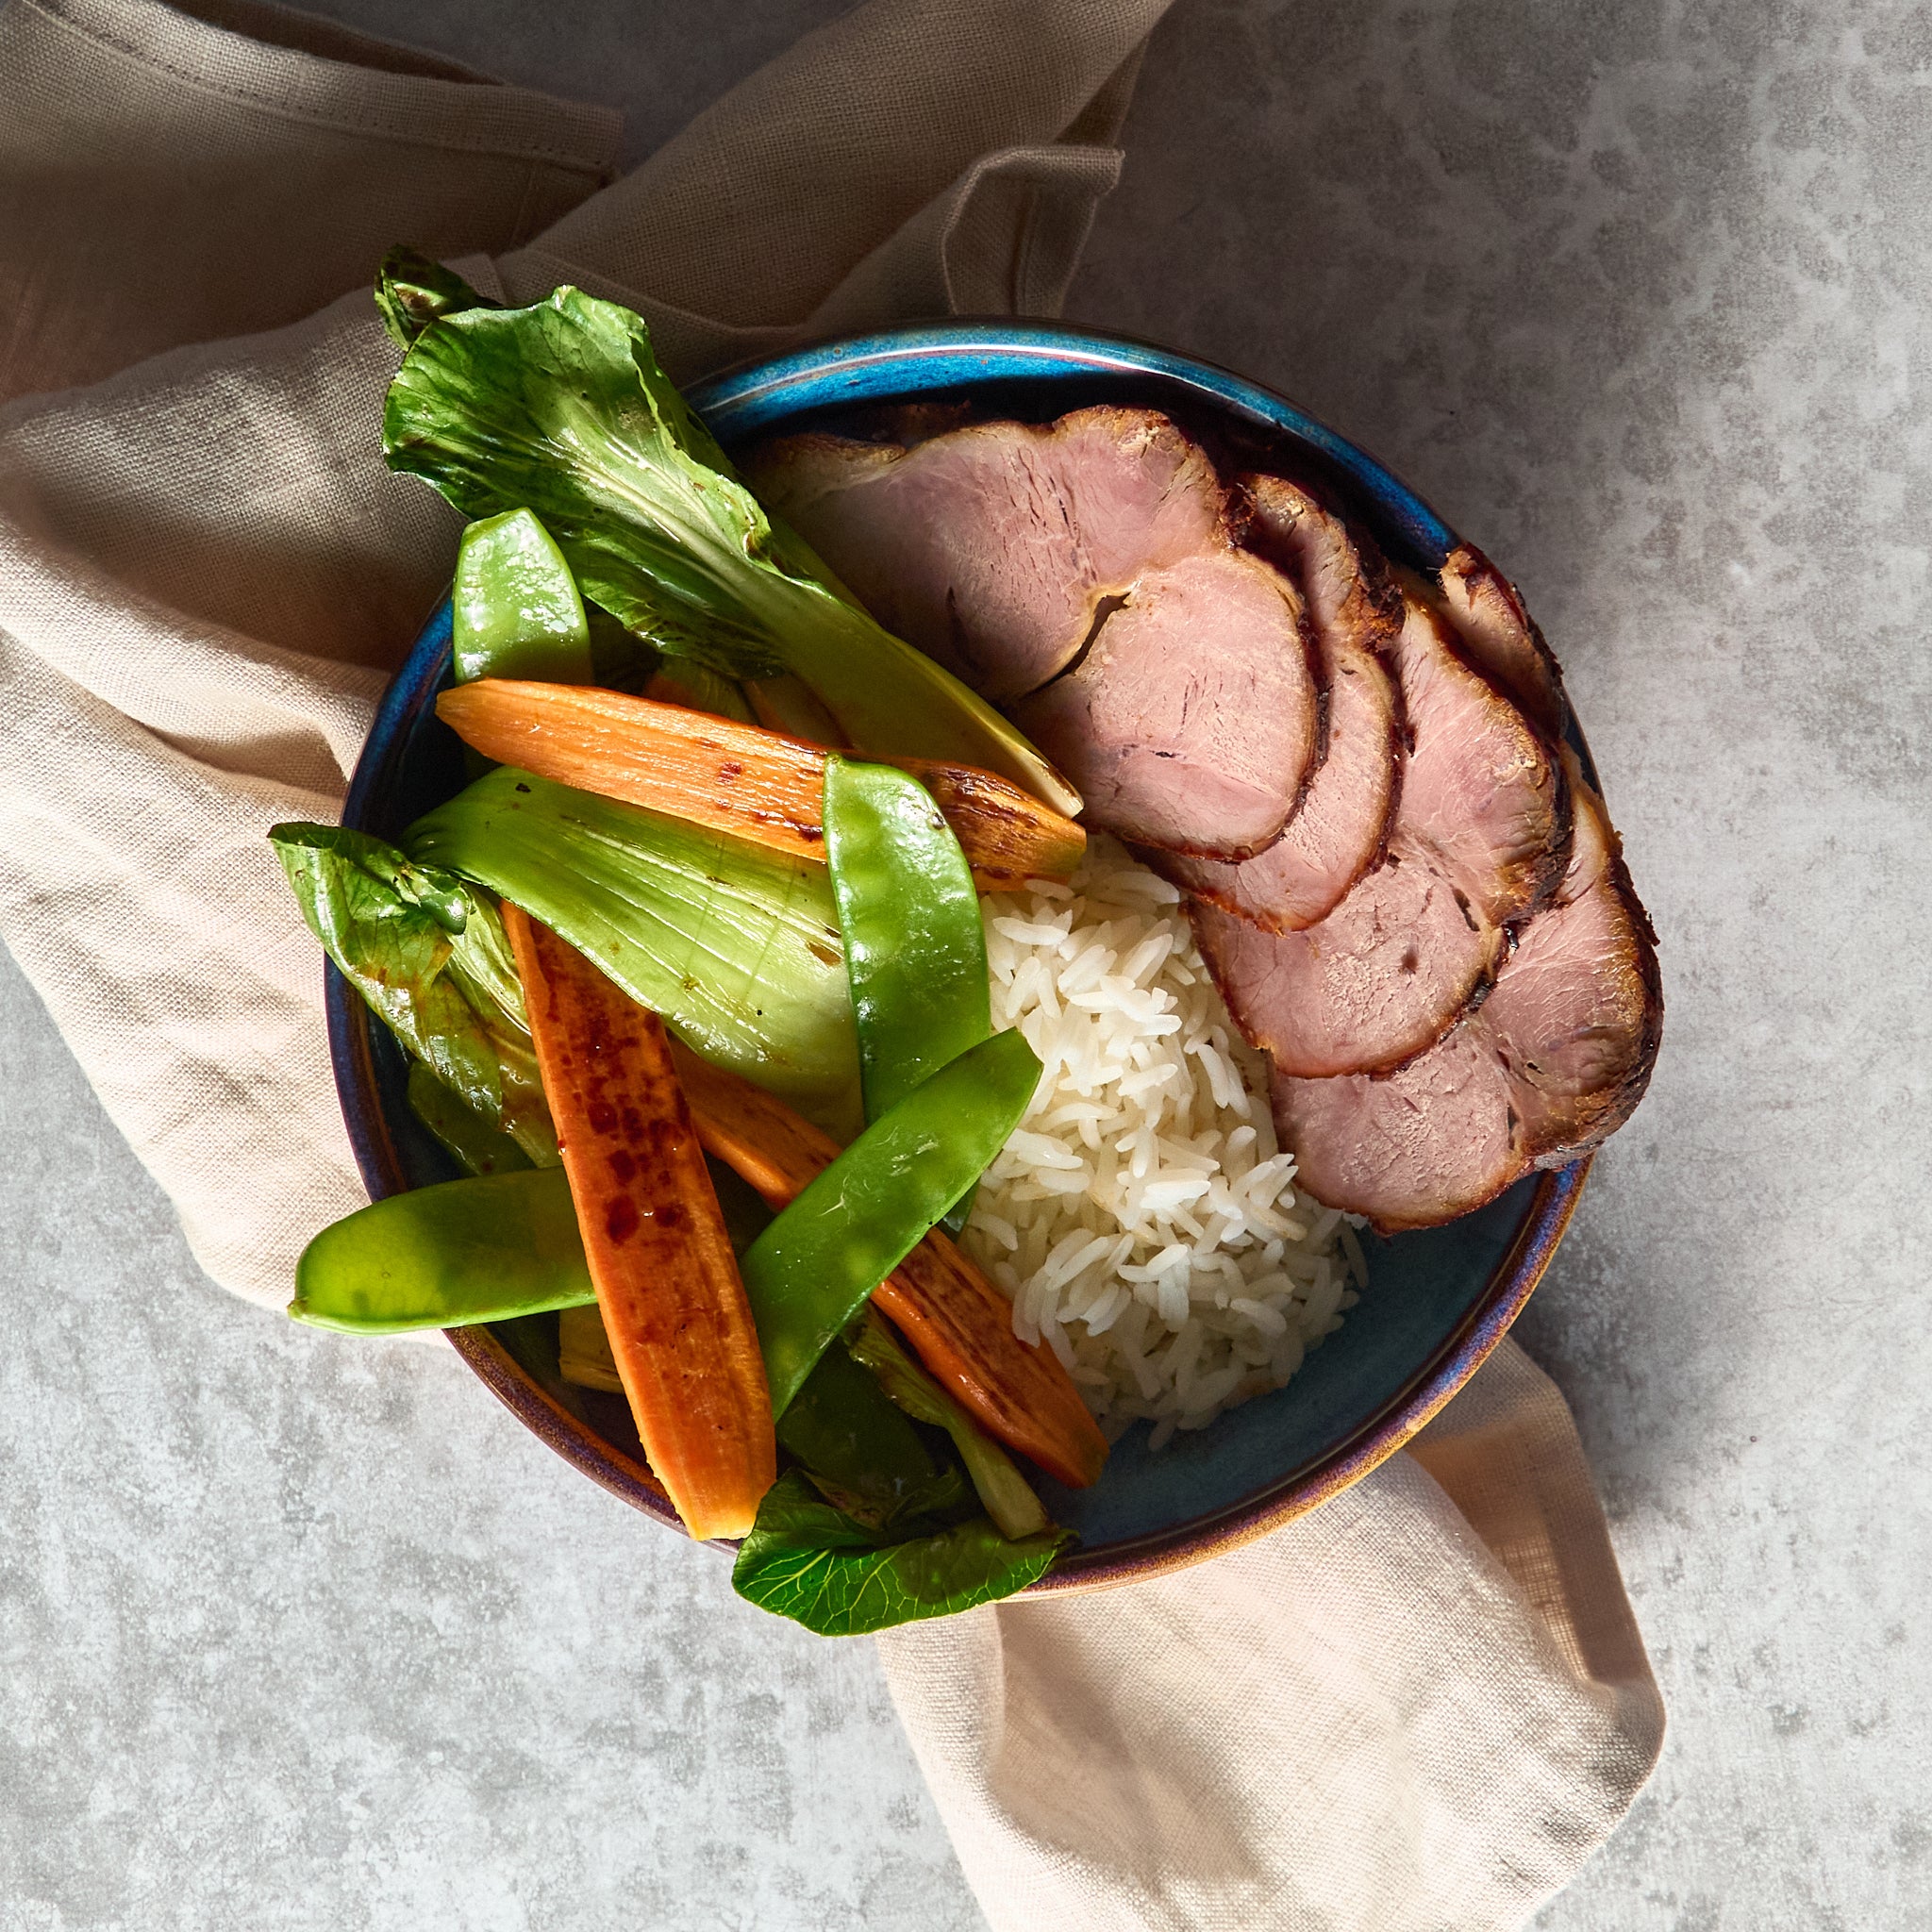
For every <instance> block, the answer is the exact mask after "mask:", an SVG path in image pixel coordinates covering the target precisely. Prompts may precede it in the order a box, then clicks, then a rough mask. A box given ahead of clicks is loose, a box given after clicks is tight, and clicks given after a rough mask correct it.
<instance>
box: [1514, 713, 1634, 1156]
mask: <svg viewBox="0 0 1932 1932" xmlns="http://www.w3.org/2000/svg"><path fill="white" fill-rule="evenodd" d="M1564 758H1565V760H1566V762H1568V763H1569V765H1570V768H1571V770H1570V780H1571V788H1572V791H1574V793H1575V795H1576V799H1577V806H1576V838H1575V843H1574V849H1573V852H1572V856H1571V862H1570V869H1569V871H1568V872H1567V873H1566V874H1565V875H1564V879H1563V885H1562V890H1561V891H1560V892H1559V893H1558V895H1557V902H1556V904H1555V906H1554V907H1553V908H1551V909H1550V910H1548V911H1546V912H1542V913H1540V914H1538V916H1537V917H1536V918H1534V919H1532V920H1531V921H1530V922H1529V924H1527V925H1526V926H1524V929H1523V933H1522V937H1521V939H1520V941H1518V943H1517V947H1516V950H1515V952H1514V954H1513V955H1512V956H1511V958H1510V959H1509V961H1508V963H1507V966H1505V968H1504V969H1503V971H1502V973H1501V974H1499V975H1498V976H1497V980H1496V987H1495V991H1493V992H1492V993H1491V995H1490V1002H1489V1004H1488V1005H1487V1006H1486V1007H1485V1008H1483V1010H1482V1013H1481V1014H1480V1016H1479V1018H1480V1020H1481V1023H1482V1030H1483V1034H1484V1037H1485V1038H1486V1039H1487V1040H1489V1041H1491V1043H1492V1045H1493V1047H1494V1050H1495V1052H1496V1055H1497V1057H1498V1058H1499V1059H1500V1060H1501V1061H1502V1063H1503V1065H1504V1066H1505V1067H1506V1068H1507V1072H1508V1075H1509V1084H1510V1093H1511V1097H1512V1101H1513V1104H1514V1107H1515V1109H1516V1113H1517V1117H1518V1120H1519V1122H1520V1129H1519V1132H1520V1137H1521V1140H1522V1143H1523V1146H1524V1152H1525V1154H1526V1155H1527V1157H1528V1158H1530V1159H1531V1160H1532V1161H1534V1162H1535V1164H1536V1165H1538V1166H1540V1167H1547V1166H1553V1165H1554V1166H1561V1165H1562V1164H1563V1163H1564V1162H1565V1161H1567V1160H1571V1159H1574V1158H1575V1156H1576V1155H1577V1153H1579V1152H1580V1151H1582V1150H1583V1149H1585V1148H1588V1147H1594V1146H1597V1145H1599V1144H1600V1143H1601V1142H1602V1141H1606V1140H1607V1139H1608V1138H1609V1136H1610V1135H1611V1134H1613V1133H1615V1132H1616V1130H1617V1129H1618V1128H1619V1127H1621V1126H1622V1125H1623V1124H1624V1122H1625V1121H1627V1120H1628V1119H1629V1118H1630V1115H1631V1114H1632V1112H1634V1111H1635V1109H1636V1107H1637V1103H1638V1102H1639V1101H1640V1100H1641V1098H1642V1097H1643V1091H1644V1089H1645V1088H1646V1087H1647V1086H1648V1085H1649V1084H1650V1074H1651V1069H1652V1068H1653V1067H1654V1066H1655V1065H1656V1063H1657V1047H1658V1044H1659V1042H1660V1041H1661V1039H1662V1035H1663V1010H1664V1008H1663V983H1662V980H1661V978H1660V977H1659V975H1658V973H1657V936H1656V934H1655V933H1654V932H1653V931H1652V929H1651V924H1650V916H1649V914H1648V913H1646V912H1645V911H1644V909H1643V906H1642V903H1641V901H1640V900H1639V899H1638V897H1637V893H1636V890H1635V888H1634V887H1633V886H1632V885H1631V883H1630V873H1629V868H1628V867H1627V866H1625V865H1624V857H1623V848H1622V845H1621V843H1620V841H1619V840H1618V838H1617V835H1616V833H1615V832H1614V831H1613V830H1612V829H1611V827H1610V822H1609V819H1608V817H1607V814H1606V813H1605V811H1604V807H1603V801H1602V799H1600V798H1599V797H1598V796H1597V795H1596V793H1595V792H1594V791H1591V789H1590V786H1589V785H1588V783H1587V782H1586V780H1585V779H1584V776H1583V774H1582V772H1581V771H1580V770H1579V769H1577V768H1576V766H1575V762H1574V757H1573V755H1572V754H1571V753H1570V752H1569V751H1568V750H1567V749H1566V751H1565V752H1564Z"/></svg>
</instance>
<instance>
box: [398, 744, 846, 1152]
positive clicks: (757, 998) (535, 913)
mask: <svg viewBox="0 0 1932 1932" xmlns="http://www.w3.org/2000/svg"><path fill="white" fill-rule="evenodd" d="M408 849H409V852H410V854H411V856H412V857H413V858H415V859H416V860H417V861H418V862H419V863H420V864H422V865H424V866H425V867H429V868H432V869H435V870H438V871H441V872H443V873H453V874H459V875H460V876H461V877H463V878H467V879H474V880H475V881H477V882H478V883H479V884H481V885H485V886H488V887H489V888H490V889H491V891H493V892H496V893H499V894H500V895H501V896H502V897H504V898H505V899H508V900H509V901H510V902H511V903H512V904H513V905H517V906H521V907H522V908H523V909H524V910H525V912H527V913H528V914H529V915H530V917H531V918H532V919H535V920H538V921H540V922H541V924H544V925H547V926H548V927H550V929H551V930H552V931H553V932H556V933H557V934H558V935H559V936H560V937H561V938H563V939H565V940H567V941H569V942H570V943H571V944H572V945H573V946H575V948H576V949H577V950H578V951H579V952H580V953H583V954H585V955H586V956H587V957H588V958H591V959H592V960H593V961H595V963H596V964H597V965H598V966H599V967H601V968H602V969H603V971H604V972H605V973H607V974H608V975H609V976H610V977H611V978H612V979H613V980H615V981H616V982H617V984H618V985H619V986H621V987H622V988H623V989H624V990H625V991H626V992H627V993H629V994H630V995H631V997H632V998H633V999H635V1000H637V1001H639V1002H640V1003H641V1005H643V1006H646V1007H649V1008H651V1010H652V1011H653V1012H655V1013H658V1014H659V1015H660V1016H661V1017H662V1018H663V1021H664V1024H666V1025H667V1026H669V1027H670V1028H671V1030H672V1031H673V1032H674V1033H675V1034H677V1035H678V1036H679V1038H681V1039H682V1040H684V1041H685V1042H686V1043H687V1044H688V1045H690V1046H691V1048H692V1049H693V1050H694V1051H695V1052H697V1053H699V1054H701V1055H702V1056H703V1057H704V1058H706V1059H708V1060H713V1061H715V1062H717V1063H718V1064H719V1065H720V1066H724V1067H729V1068H730V1069H732V1071H733V1072H735V1073H739V1074H743V1075H744V1076H745V1078H746V1079H748V1080H753V1081H755V1082H757V1083H758V1085H759V1086H761V1087H764V1088H767V1089H769V1090H770V1091H772V1092H774V1093H778V1094H782V1095H783V1096H784V1097H785V1098H786V1099H787V1100H789V1101H790V1102H791V1105H792V1106H794V1107H796V1108H798V1110H799V1111H800V1112H801V1113H803V1114H805V1115H807V1116H808V1118H810V1119H813V1120H815V1121H817V1122H818V1123H819V1124H821V1125H822V1126H824V1128H825V1130H826V1131H827V1132H828V1133H832V1134H834V1135H836V1136H838V1137H840V1138H849V1136H850V1134H851V1133H852V1132H854V1131H856V1126H857V1114H858V1045H857V1042H856V1041H855V1038H854V1035H853V1027H852V1002H851V998H850V996H849V994H848V992H847V991H846V984H845V961H844V956H843V953H842V951H841V946H840V940H839V926H838V920H837V915H836V913H835V911H834V909H833V906H832V896H831V888H830V886H829V885H828V884H827V882H826V879H825V871H824V867H823V866H818V865H813V864H811V863H810V862H809V861H808V860H806V859H794V858H788V857H787V856H785V855H784V854H782V853H777V852H773V851H769V850H767V849H765V848H763V847H760V846H756V845H750V844H747V843H745V842H744V841H741V840H738V839H730V838H725V837H724V836H722V835H721V834H718V833H715V832H708V831H705V830H704V829H702V828H701V827H699V826H696V825H692V824H687V823H686V822H685V821H683V820H681V819H674V818H668V817H665V816H664V815H662V814H660V813H658V812H650V811H643V810H641V809H640V808H638V807H636V806H631V805H623V804H620V803H619V802H618V801H617V800H615V799H610V798H601V797H598V796H597V795H595V794H594V793H592V792H588V791H573V790H571V788H570V787H568V786H565V785H557V784H553V783H552V782H551V781H550V780H548V779H546V778H539V777H537V776H536V775H535V774H532V773H529V772H524V771H519V770H518V769H517V768H516V767H515V766H513V765H505V766H502V767H500V768H499V769H498V770H496V771H494V772H491V773H490V774H489V775H488V776H486V777H484V778H481V779H479V780H478V781H477V782H476V783H475V784H474V785H472V786H471V787H470V788H469V789H468V790H467V791H461V792H458V795H457V796H456V797H455V798H453V799H451V800H450V801H449V803H448V804H447V805H443V806H440V807H438V808H437V809H436V810H434V811H432V812H430V813H429V814H428V815H427V816H426V817H425V818H423V819H420V820H418V822H417V823H416V824H415V825H413V826H412V827H411V828H410V831H409V833H408Z"/></svg>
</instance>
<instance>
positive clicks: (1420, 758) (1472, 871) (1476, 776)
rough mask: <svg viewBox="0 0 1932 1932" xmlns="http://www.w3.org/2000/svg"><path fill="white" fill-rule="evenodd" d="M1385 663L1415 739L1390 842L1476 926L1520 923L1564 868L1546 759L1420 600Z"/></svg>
mask: <svg viewBox="0 0 1932 1932" xmlns="http://www.w3.org/2000/svg"><path fill="white" fill-rule="evenodd" d="M1396 654H1397V655H1396V661H1397V666H1398V669H1399V672H1400V675H1401V679H1402V701H1403V707H1404V709H1405V710H1406V712H1407V717H1408V722H1409V730H1410V732H1411V734H1412V735H1413V738H1414V746H1413V748H1412V750H1411V751H1410V753H1409V757H1408V763H1407V769H1406V770H1405V771H1404V773H1403V778H1402V802H1401V807H1400V809H1399V811H1398V813H1397V817H1396V834H1397V835H1398V836H1400V837H1401V838H1403V839H1404V840H1405V841H1407V842H1408V843H1410V844H1412V845H1413V846H1415V847H1417V848H1418V849H1420V850H1422V851H1424V852H1427V853H1429V854H1430V855H1432V856H1433V857H1434V858H1435V859H1436V860H1437V862H1438V863H1439V864H1440V865H1441V869H1442V871H1443V873H1444V874H1445V875H1446V876H1447V877H1449V878H1450V879H1451V880H1453V881H1454V883H1455V884H1456V886H1457V889H1458V890H1459V891H1462V892H1463V893H1465V894H1466V895H1467V896H1468V899H1469V902H1470V904H1471V905H1472V906H1473V907H1474V908H1475V909H1476V910H1477V911H1478V912H1479V913H1480V914H1481V915H1482V917H1483V918H1484V919H1486V920H1489V921H1490V922H1491V924H1496V925H1503V924H1507V923H1509V922H1510V921H1512V920H1517V919H1521V918H1523V917H1524V916H1525V915H1526V914H1528V913H1529V912H1531V911H1533V910H1534V909H1535V908H1537V907H1539V906H1541V905H1542V904H1544V903H1545V902H1546V901H1547V900H1548V899H1549V897H1550V895H1551V894H1552V893H1553V892H1554V891H1556V890H1557V885H1558V883H1559V882H1560V881H1561V879H1562V876H1563V868H1564V865H1565V863H1566V861H1567V859H1568V858H1569V849H1570V826H1571V808H1570V798H1569V788H1568V786H1567V785H1566V783H1565V782H1564V776H1563V770H1562V766H1561V764H1560V762H1559V761H1558V759H1557V754H1556V752H1555V751H1554V750H1553V748H1552V746H1551V744H1550V742H1549V741H1547V740H1546V739H1544V738H1543V737H1542V735H1541V733H1540V732H1538V731H1536V730H1535V729H1533V728H1532V727H1531V726H1530V724H1529V723H1528V721H1527V720H1526V719H1525V718H1524V715H1523V713H1522V712H1521V711H1519V710H1518V709H1517V708H1516V707H1515V706H1514V705H1513V704H1511V703H1510V701H1509V700H1508V699H1507V697H1505V696H1504V695H1503V694H1502V692H1501V691H1498V690H1497V689H1496V687H1495V686H1494V685H1493V684H1491V682H1490V680H1489V679H1488V678H1487V677H1485V676H1484V675H1482V674H1481V673H1480V672H1479V671H1477V670H1476V669H1475V668H1474V666H1472V665H1471V664H1470V662H1469V661H1468V660H1467V659H1466V658H1464V657H1463V656H1462V654H1461V652H1460V651H1459V650H1457V644H1456V639H1455V637H1454V634H1453V633H1452V632H1451V631H1450V629H1449V627H1448V625H1447V624H1446V623H1445V622H1444V620H1443V619H1442V618H1441V615H1440V614H1439V613H1438V612H1437V611H1436V610H1435V609H1434V608H1431V606H1430V605H1429V604H1428V603H1426V602H1424V601H1423V600H1422V599H1421V598H1416V597H1412V598H1410V599H1409V601H1408V604H1407V610H1406V612H1405V614H1404V619H1403V625H1402V633H1401V636H1400V638H1399V639H1398V641H1397V645H1396Z"/></svg>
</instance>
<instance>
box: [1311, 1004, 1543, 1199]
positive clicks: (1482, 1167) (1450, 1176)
mask: <svg viewBox="0 0 1932 1932" xmlns="http://www.w3.org/2000/svg"><path fill="white" fill-rule="evenodd" d="M1478 1018H1480V1015H1478ZM1273 1098H1274V1124H1275V1131H1276V1133H1277V1134H1278V1135H1279V1136H1280V1140H1281V1144H1282V1146H1283V1147H1284V1148H1285V1149H1287V1150H1288V1151H1289V1152H1291V1153H1292V1154H1293V1156H1294V1158H1295V1185H1296V1186H1297V1187H1298V1188H1300V1189H1302V1190H1303V1191H1305V1192H1307V1193H1309V1194H1312V1195H1313V1196H1314V1197H1315V1199H1316V1200H1318V1201H1320V1202H1322V1203H1323V1204H1324V1206H1325V1207H1329V1208H1346V1209H1347V1210H1348V1212H1350V1213H1351V1214H1365V1215H1367V1216H1368V1218H1369V1220H1370V1221H1371V1222H1372V1223H1373V1224H1374V1227H1375V1229H1376V1230H1377V1232H1378V1233H1381V1234H1393V1233H1395V1232H1396V1231H1397V1230H1398V1229H1401V1228H1405V1227H1433V1226H1435V1225H1437V1224H1439V1223H1441V1222H1444V1221H1453V1220H1455V1219H1456V1217H1457V1215H1458V1214H1467V1213H1469V1212H1470V1211H1471V1210H1472V1209H1473V1208H1480V1207H1481V1206H1482V1205H1483V1204H1484V1202H1486V1201H1492V1200H1494V1199H1495V1197H1496V1196H1497V1195H1498V1194H1500V1193H1501V1192H1502V1191H1503V1190H1504V1189H1505V1188H1507V1186H1509V1184H1510V1183H1511V1182H1512V1181H1515V1180H1519V1179H1520V1178H1521V1177H1522V1176H1523V1174H1524V1172H1525V1171H1526V1163H1525V1161H1524V1158H1523V1152H1522V1148H1521V1146H1520V1145H1519V1143H1518V1137H1517V1132H1516V1121H1515V1117H1514V1115H1513V1114H1512V1113H1511V1111H1510V1105H1509V1076H1508V1074H1507V1073H1506V1072H1505V1070H1504V1068H1503V1064H1502V1062H1501V1061H1500V1060H1499V1059H1498V1058H1496V1055H1495V1054H1494V1052H1493V1051H1491V1047H1490V1045H1489V1043H1488V1042H1487V1041H1484V1040H1483V1039H1482V1038H1481V1036H1480V1035H1479V1034H1478V1032H1477V1031H1476V1028H1475V1026H1474V1024H1471V1025H1468V1026H1458V1027H1457V1029H1456V1031H1455V1032H1454V1033H1452V1034H1450V1036H1449V1037H1448V1039H1446V1040H1444V1041H1441V1043H1440V1044H1439V1045H1437V1046H1435V1047H1432V1048H1431V1049H1430V1050H1429V1051H1428V1052H1427V1053H1425V1054H1424V1055H1423V1056H1422V1058H1420V1059H1417V1060H1412V1061H1411V1062H1410V1063H1409V1064H1408V1065H1407V1067H1404V1068H1403V1069H1402V1070H1401V1072H1399V1073H1397V1074H1389V1075H1384V1076H1378V1075H1374V1074H1342V1075H1341V1076H1340V1077H1339V1078H1336V1079H1331V1080H1297V1079H1291V1078H1289V1077H1287V1076H1285V1075H1284V1074H1280V1073H1279V1072H1277V1073H1276V1074H1275V1075H1274V1087H1273Z"/></svg>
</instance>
